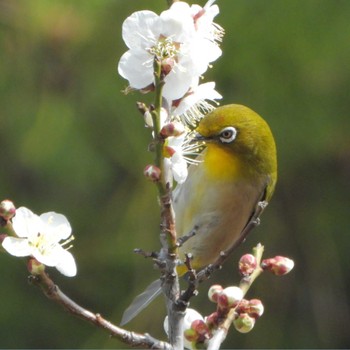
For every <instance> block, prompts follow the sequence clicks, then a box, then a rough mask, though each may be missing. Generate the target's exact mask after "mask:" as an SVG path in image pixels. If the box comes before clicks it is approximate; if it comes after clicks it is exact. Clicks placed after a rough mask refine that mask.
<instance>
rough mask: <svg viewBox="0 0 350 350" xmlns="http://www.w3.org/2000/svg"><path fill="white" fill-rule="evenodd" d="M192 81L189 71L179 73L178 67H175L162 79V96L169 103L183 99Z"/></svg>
mask: <svg viewBox="0 0 350 350" xmlns="http://www.w3.org/2000/svg"><path fill="white" fill-rule="evenodd" d="M192 79H193V74H192V72H191V71H188V70H186V71H181V69H180V68H179V67H178V66H175V67H174V70H173V71H172V72H171V73H170V74H168V75H167V76H166V77H165V79H164V81H165V85H164V88H163V96H164V97H165V98H166V99H167V100H169V101H173V100H177V99H179V98H181V97H183V96H184V95H185V93H186V92H187V91H188V89H189V88H190V84H191V81H192Z"/></svg>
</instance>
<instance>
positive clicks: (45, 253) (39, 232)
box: [2, 207, 77, 277]
mask: <svg viewBox="0 0 350 350" xmlns="http://www.w3.org/2000/svg"><path fill="white" fill-rule="evenodd" d="M12 226H13V229H14V231H15V233H16V235H17V237H10V236H8V237H6V238H5V239H4V240H3V242H2V246H3V247H4V249H5V250H6V251H7V252H8V253H10V254H11V255H14V256H18V257H23V256H32V257H34V258H35V259H36V260H38V261H39V262H41V263H42V264H44V265H46V266H53V267H56V269H57V270H58V271H59V272H61V273H62V274H63V275H65V276H68V277H72V276H75V275H76V273H77V267H76V264H75V260H74V257H73V255H72V254H71V253H70V252H68V251H67V250H66V249H65V248H63V246H64V245H65V244H67V243H68V242H70V241H71V240H72V239H73V236H71V233H72V228H71V226H70V224H69V222H68V220H67V218H66V217H65V216H64V215H62V214H58V213H55V212H48V213H44V214H41V215H40V216H38V215H36V214H34V213H33V212H32V211H31V210H29V209H27V208H25V207H20V208H18V209H17V210H16V215H15V217H14V218H13V219H12ZM62 240H64V242H63V243H60V241H62Z"/></svg>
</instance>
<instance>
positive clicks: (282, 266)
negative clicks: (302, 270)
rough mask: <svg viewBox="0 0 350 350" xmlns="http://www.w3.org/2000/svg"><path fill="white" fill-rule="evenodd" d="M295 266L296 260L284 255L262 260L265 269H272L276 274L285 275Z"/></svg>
mask: <svg viewBox="0 0 350 350" xmlns="http://www.w3.org/2000/svg"><path fill="white" fill-rule="evenodd" d="M293 267H294V261H293V260H292V259H289V258H286V257H284V256H275V257H274V258H270V259H265V260H263V261H262V262H261V268H262V269H263V270H268V271H271V272H272V273H273V274H275V275H276V276H283V275H286V274H287V273H289V272H290V271H291V270H292V269H293Z"/></svg>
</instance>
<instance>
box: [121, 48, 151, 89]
mask: <svg viewBox="0 0 350 350" xmlns="http://www.w3.org/2000/svg"><path fill="white" fill-rule="evenodd" d="M118 73H119V74H120V75H121V76H122V77H123V78H125V79H127V80H128V81H129V84H130V86H131V87H133V88H135V89H142V88H145V87H146V86H148V85H150V84H152V83H153V81H154V74H153V57H152V56H151V55H150V54H149V53H148V52H146V51H136V50H135V51H131V50H129V51H127V52H125V53H124V54H123V56H122V57H121V58H120V60H119V64H118Z"/></svg>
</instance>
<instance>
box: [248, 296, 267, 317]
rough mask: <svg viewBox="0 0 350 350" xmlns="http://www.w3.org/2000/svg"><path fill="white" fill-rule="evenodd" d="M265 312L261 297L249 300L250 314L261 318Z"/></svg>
mask: <svg viewBox="0 0 350 350" xmlns="http://www.w3.org/2000/svg"><path fill="white" fill-rule="evenodd" d="M263 313H264V305H263V303H262V302H261V300H259V299H251V300H249V311H248V314H249V316H251V317H254V318H259V317H260V316H262V314H263Z"/></svg>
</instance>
